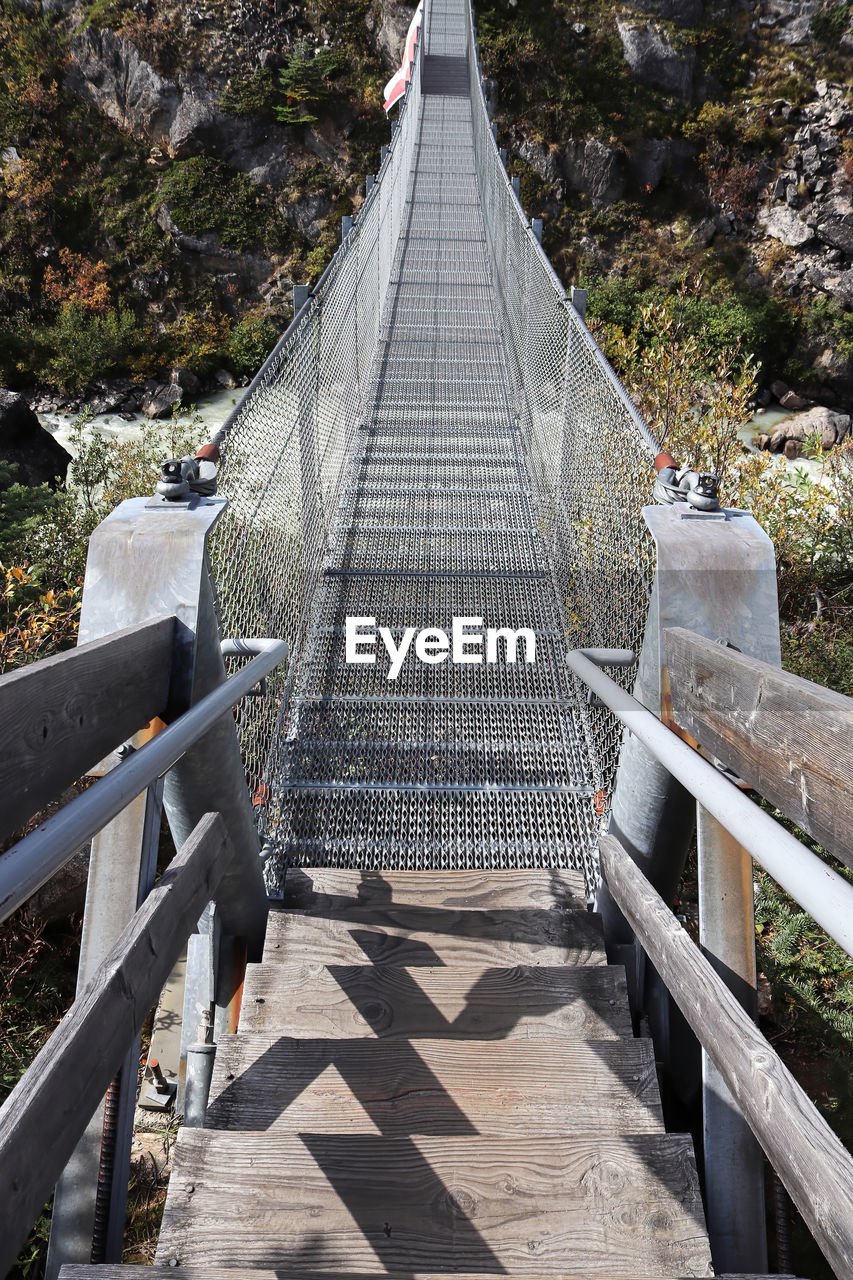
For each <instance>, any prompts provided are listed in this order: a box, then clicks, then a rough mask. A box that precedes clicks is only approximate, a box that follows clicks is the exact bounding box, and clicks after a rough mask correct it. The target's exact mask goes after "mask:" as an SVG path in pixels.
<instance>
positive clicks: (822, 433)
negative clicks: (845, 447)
mask: <svg viewBox="0 0 853 1280" xmlns="http://www.w3.org/2000/svg"><path fill="white" fill-rule="evenodd" d="M849 431H850V415H849V414H846V413H833V411H832V410H831V409H827V408H825V407H824V406H823V405H815V407H814V408H813V409H808V410H806V412H805V413H795V414H792V416H791V417H790V418H785V419H784V421H782V422H780V423H779V425H778V426H777V427H776V429H775V431H774V432H773V434H772V435H767V434H764V435H760V436H759V437H758V440H759V444H760V445H761V447H762V448H764V449H770V451H771V452H772V453H785V454H786V455H787V456H788V457H799V455H800V453H801V452H802V447H803V444H804V442H806V441H808V440H812V439H815V438H816V437H817V438H818V443H819V445H820V448H821V449H823V450H825V451H827V450H829V449H831V448H833V446H834V445H836V444H840V443H841V442H842V441H843V440H844V439H845V438H846V437H847V435H848V433H849ZM792 446H795V447H792Z"/></svg>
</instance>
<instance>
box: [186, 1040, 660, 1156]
mask: <svg viewBox="0 0 853 1280" xmlns="http://www.w3.org/2000/svg"><path fill="white" fill-rule="evenodd" d="M205 1128H209V1129H210V1128H213V1129H263V1130H266V1129H278V1130H280V1131H282V1132H284V1131H287V1132H290V1133H303V1132H310V1133H377V1132H379V1133H382V1134H384V1135H385V1136H386V1137H405V1136H406V1135H408V1134H416V1133H417V1134H428V1135H432V1136H437V1135H441V1134H465V1133H468V1134H480V1135H484V1134H491V1135H493V1136H494V1137H501V1136H504V1137H523V1136H528V1135H529V1136H532V1135H533V1134H534V1133H539V1134H542V1135H543V1136H550V1137H554V1136H557V1135H568V1134H573V1133H593V1132H595V1133H601V1132H611V1133H622V1134H624V1133H663V1131H664V1130H663V1118H662V1114H661V1104H660V1095H659V1092H658V1083H657V1075H656V1073H655V1063H654V1054H653V1049H652V1043H651V1041H650V1040H600V1041H591V1042H589V1043H587V1044H573V1043H572V1042H571V1041H568V1042H567V1041H565V1040H563V1041H559V1040H550V1041H549V1040H539V1041H537V1042H536V1046H535V1050H531V1046H529V1045H527V1044H525V1043H524V1042H523V1041H520V1040H506V1041H489V1042H487V1043H484V1042H482V1041H476V1040H472V1041H467V1042H461V1043H460V1042H458V1041H455V1042H454V1041H448V1040H418V1042H417V1044H416V1045H415V1044H411V1043H407V1042H406V1041H402V1040H383V1041H381V1042H379V1043H378V1044H377V1043H375V1042H372V1041H370V1040H293V1039H284V1038H281V1037H278V1036H268V1035H243V1034H241V1035H238V1036H229V1035H226V1036H223V1037H222V1039H221V1040H220V1041H219V1047H218V1048H217V1051H216V1064H215V1066H214V1071H213V1082H212V1085H211V1094H210V1107H209V1110H208V1113H207V1118H206V1120H205Z"/></svg>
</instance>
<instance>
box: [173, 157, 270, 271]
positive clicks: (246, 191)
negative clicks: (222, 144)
mask: <svg viewBox="0 0 853 1280" xmlns="http://www.w3.org/2000/svg"><path fill="white" fill-rule="evenodd" d="M158 200H159V202H160V203H163V202H165V203H166V204H168V205H169V206H170V209H171V216H172V219H173V221H174V222H175V224H176V225H177V226H178V227H179V228H180V230H181V231H185V232H186V233H187V234H188V235H191V236H203V235H207V234H208V233H209V232H215V233H216V234H217V235H218V236H219V239H220V241H221V243H222V244H223V245H224V246H225V247H226V248H230V249H248V248H249V247H250V246H251V245H253V244H257V243H258V242H259V241H260V240H262V239H263V236H264V232H265V230H266V227H267V224H268V222H269V210H268V209H265V208H264V207H263V205H262V203H261V198H260V193H259V191H258V188H257V187H256V186H255V185H254V184H253V183H252V182H251V181H250V180H249V178H247V177H246V175H245V174H244V173H238V172H237V171H236V170H234V169H231V168H229V166H228V165H227V164H225V162H224V161H222V160H214V159H211V158H210V157H208V156H192V157H191V158H190V159H189V160H178V161H176V162H175V163H174V164H173V165H172V167H171V168H170V169H169V171H168V173H167V174H166V175H165V176H164V178H163V181H162V182H161V184H160V191H159V193H158Z"/></svg>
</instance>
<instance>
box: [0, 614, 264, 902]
mask: <svg viewBox="0 0 853 1280" xmlns="http://www.w3.org/2000/svg"><path fill="white" fill-rule="evenodd" d="M249 643H251V645H252V647H253V648H257V649H258V650H259V651H260V652H259V655H258V657H256V658H253V659H252V661H251V662H249V663H247V664H246V666H245V667H243V668H242V669H241V670H240V671H238V672H237V673H236V674H235V675H233V676H231V677H230V678H229V679H228V680H226V681H225V682H224V683H223V684H221V685H219V686H218V688H216V689H214V690H213V691H212V692H211V693H209V694H207V695H206V697H204V698H202V699H201V701H200V702H197V703H196V705H195V706H194V707H191V708H190V709H189V711H185V712H184V714H183V715H182V716H180V717H179V718H178V719H177V720H176V721H175V722H174V723H173V724H171V725H169V727H168V728H167V729H164V730H163V732H162V733H160V734H158V735H157V736H156V737H155V738H152V739H151V741H150V742H147V743H145V745H144V746H142V747H140V748H139V750H138V751H135V752H134V753H133V754H132V755H131V756H129V757H128V758H127V759H126V760H123V761H122V763H121V764H119V765H117V766H116V767H115V768H114V769H111V770H110V772H109V773H108V774H106V776H105V777H103V778H100V779H99V780H98V781H97V782H96V783H95V784H94V785H93V786H91V787H90V788H89V789H88V791H84V792H83V794H82V795H79V796H77V797H76V799H74V800H72V801H71V803H70V804H67V805H66V806H65V808H64V809H60V810H59V812H58V813H56V814H54V815H53V817H51V818H48V819H47V821H46V822H43V823H42V825H41V826H40V827H37V828H36V830H35V831H33V832H32V833H31V834H30V835H28V836H25V837H24V839H23V840H20V841H19V842H18V843H17V844H16V845H14V846H13V847H12V848H11V849H9V851H8V852H7V853H5V854H4V855H3V857H2V858H0V922H2V921H3V920H5V919H6V918H7V917H8V916H9V915H11V914H12V912H13V911H16V910H17V909H18V907H20V906H21V905H22V904H23V903H24V902H26V900H27V899H28V898H29V897H31V896H32V894H34V893H35V892H36V891H37V890H38V889H40V888H41V886H42V885H43V884H44V883H45V881H46V880H49V879H50V877H51V876H52V875H55V874H56V872H57V871H59V870H60V869H61V868H62V867H63V866H64V865H65V863H66V862H68V861H69V859H70V858H72V857H73V856H74V853H75V852H76V850H78V849H79V848H80V847H81V845H84V844H85V843H86V842H87V841H88V840H91V838H92V836H94V835H95V834H96V833H97V832H98V831H100V830H101V829H102V828H103V827H105V826H106V824H107V823H108V822H111V821H112V819H113V818H115V817H116V815H117V814H119V813H121V811H122V809H125V808H126V807H127V806H128V805H129V804H130V802H131V801H132V800H134V799H135V798H136V797H137V796H138V795H139V794H140V793H141V792H142V791H144V790H145V788H146V787H148V786H150V785H151V783H152V782H154V781H155V779H157V778H159V777H160V776H161V775H162V774H164V773H166V772H167V770H169V769H171V767H172V765H174V764H175V763H176V761H178V760H179V759H180V758H181V756H182V755H184V754H185V752H186V751H188V750H189V748H190V747H191V746H192V745H193V743H194V742H196V741H197V739H199V738H200V737H202V735H203V734H204V733H206V732H207V730H208V729H210V728H211V727H212V726H213V725H214V724H215V723H216V721H217V720H218V719H219V718H220V717H221V716H223V715H225V714H227V712H229V711H230V710H231V708H232V707H233V706H234V704H235V703H237V702H239V701H240V699H241V698H244V697H245V696H246V694H247V693H248V692H249V691H250V690H251V689H253V688H254V687H255V685H257V684H258V682H259V681H260V680H262V679H263V678H264V677H265V676H267V675H269V673H270V672H271V671H272V670H273V668H275V667H277V666H278V665H279V663H281V662H284V661H285V660H286V659H287V658H288V656H289V649H288V645H287V642H286V641H284V640H272V639H257V640H255V639H253V640H252V641H251V642H249Z"/></svg>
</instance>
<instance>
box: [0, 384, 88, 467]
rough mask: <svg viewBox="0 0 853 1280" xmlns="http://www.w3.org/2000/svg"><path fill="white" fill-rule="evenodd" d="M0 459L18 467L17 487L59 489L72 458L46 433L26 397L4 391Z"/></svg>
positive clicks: (0, 401) (0, 400)
mask: <svg viewBox="0 0 853 1280" xmlns="http://www.w3.org/2000/svg"><path fill="white" fill-rule="evenodd" d="M0 459H2V461H3V462H11V463H15V464H16V465H17V471H16V472H14V474H13V476H12V483H13V484H27V485H40V484H49V485H50V486H51V488H54V487H55V486H56V480H57V477H58V478H59V479H60V480H64V479H65V474H66V472H67V470H68V464H69V462H70V461H71V454H70V453H67V452H66V450H65V449H63V447H62V445H61V444H60V443H59V442H58V441H57V440H54V438H53V436H52V435H51V434H50V432H49V431H45V429H44V427H43V426H42V425H41V423H40V422H39V420H38V418H37V417H36V415H35V414H34V413H33V411H32V409H31V408H30V406H29V404H28V402H27V399H26V397H25V396H22V395H21V394H20V393H19V392H17V391H6V390H4V389H3V388H0Z"/></svg>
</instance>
